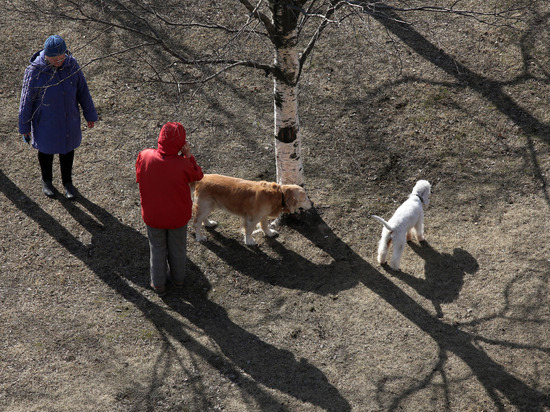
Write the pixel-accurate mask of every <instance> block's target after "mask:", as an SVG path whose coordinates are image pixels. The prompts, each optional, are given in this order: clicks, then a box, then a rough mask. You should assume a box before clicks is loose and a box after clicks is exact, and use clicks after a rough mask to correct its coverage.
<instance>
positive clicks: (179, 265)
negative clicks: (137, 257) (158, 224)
mask: <svg viewBox="0 0 550 412" xmlns="http://www.w3.org/2000/svg"><path fill="white" fill-rule="evenodd" d="M147 237H148V238H149V250H150V253H151V254H150V263H151V283H152V284H153V285H154V286H155V287H157V288H158V287H162V286H165V285H166V280H167V279H166V277H167V274H168V273H169V275H170V277H171V278H172V280H173V281H174V282H176V283H183V280H184V278H185V263H186V260H187V225H185V226H182V227H180V228H177V229H155V228H153V227H150V226H147ZM167 263H168V266H169V267H167Z"/></svg>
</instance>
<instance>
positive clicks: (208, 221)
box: [204, 219, 218, 228]
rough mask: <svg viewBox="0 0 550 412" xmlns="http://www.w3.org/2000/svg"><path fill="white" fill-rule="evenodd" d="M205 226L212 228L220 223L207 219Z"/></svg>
mask: <svg viewBox="0 0 550 412" xmlns="http://www.w3.org/2000/svg"><path fill="white" fill-rule="evenodd" d="M204 226H206V227H210V228H212V227H216V226H218V222H216V221H215V220H210V219H206V220H205V221H204Z"/></svg>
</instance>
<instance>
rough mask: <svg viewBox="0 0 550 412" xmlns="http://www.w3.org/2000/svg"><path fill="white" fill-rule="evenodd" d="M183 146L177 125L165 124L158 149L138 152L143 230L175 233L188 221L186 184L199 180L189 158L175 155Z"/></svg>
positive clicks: (199, 173)
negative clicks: (151, 229)
mask: <svg viewBox="0 0 550 412" xmlns="http://www.w3.org/2000/svg"><path fill="white" fill-rule="evenodd" d="M184 144H185V129H184V128H183V126H182V125H181V124H180V123H176V122H171V123H166V124H165V125H164V126H163V127H162V129H161V131H160V134H159V139H158V148H157V149H145V150H143V151H141V152H140V153H139V155H138V157H137V160H136V181H137V183H139V196H140V200H141V216H142V217H143V221H144V222H145V224H146V225H147V226H150V227H154V228H157V229H177V228H179V227H182V226H184V225H186V224H187V222H189V219H191V212H192V205H193V202H192V200H191V190H190V188H189V183H191V182H195V181H197V180H201V179H202V176H203V175H202V170H201V168H200V167H199V165H197V162H196V161H195V158H194V157H193V156H190V157H183V156H181V155H178V153H179V152H180V150H181V149H182V148H183V145H184Z"/></svg>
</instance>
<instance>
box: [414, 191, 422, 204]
mask: <svg viewBox="0 0 550 412" xmlns="http://www.w3.org/2000/svg"><path fill="white" fill-rule="evenodd" d="M415 195H417V196H418V198H419V199H420V203H422V204H424V199H422V196H420V195H419V194H418V193H415Z"/></svg>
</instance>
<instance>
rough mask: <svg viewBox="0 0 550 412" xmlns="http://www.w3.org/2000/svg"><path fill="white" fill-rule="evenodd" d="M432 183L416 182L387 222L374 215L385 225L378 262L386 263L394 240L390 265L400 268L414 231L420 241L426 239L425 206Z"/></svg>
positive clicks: (396, 268) (379, 247) (379, 245)
mask: <svg viewBox="0 0 550 412" xmlns="http://www.w3.org/2000/svg"><path fill="white" fill-rule="evenodd" d="M430 191H431V185H430V183H429V182H428V181H426V180H419V181H418V182H416V185H415V186H414V189H413V191H412V193H411V194H410V195H409V198H408V199H407V200H406V201H405V202H404V203H403V204H402V205H401V206H399V207H398V208H397V210H396V211H395V213H394V214H393V216H392V218H391V219H390V220H389V221H388V222H386V221H385V220H384V219H382V218H381V217H379V216H376V215H372V217H373V218H375V219H377V220H379V221H380V222H382V224H383V225H384V228H383V229H382V237H381V238H380V242H379V243H378V263H380V264H381V265H383V264H384V263H386V260H387V255H388V248H389V246H390V243H391V242H392V241H393V253H392V257H391V261H390V267H391V268H392V269H394V270H399V265H400V261H401V255H402V254H403V250H404V249H405V244H406V243H407V241H408V240H411V239H412V235H413V233H414V234H415V235H416V239H417V240H418V241H419V242H422V241H424V209H423V208H424V207H428V205H429V204H430Z"/></svg>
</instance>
